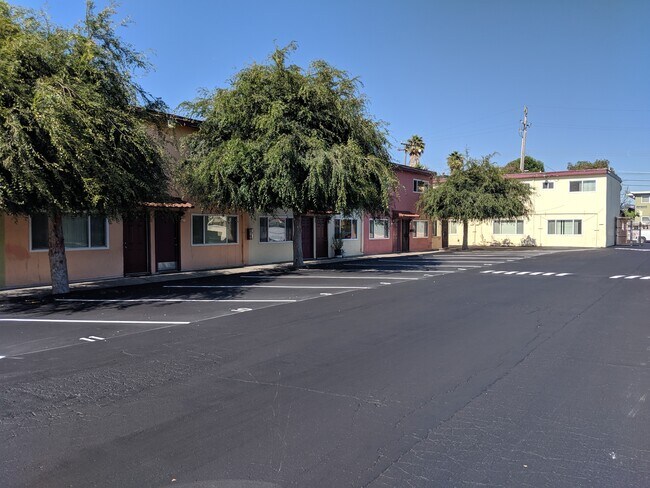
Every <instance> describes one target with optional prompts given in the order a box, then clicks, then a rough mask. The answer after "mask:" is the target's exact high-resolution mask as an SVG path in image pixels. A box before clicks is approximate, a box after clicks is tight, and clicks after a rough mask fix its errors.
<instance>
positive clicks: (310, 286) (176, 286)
mask: <svg viewBox="0 0 650 488" xmlns="http://www.w3.org/2000/svg"><path fill="white" fill-rule="evenodd" d="M163 288H282V289H291V290H303V289H305V288H310V289H314V290H329V289H331V290H369V289H370V287H369V286H315V285H300V286H291V285H165V286H163Z"/></svg>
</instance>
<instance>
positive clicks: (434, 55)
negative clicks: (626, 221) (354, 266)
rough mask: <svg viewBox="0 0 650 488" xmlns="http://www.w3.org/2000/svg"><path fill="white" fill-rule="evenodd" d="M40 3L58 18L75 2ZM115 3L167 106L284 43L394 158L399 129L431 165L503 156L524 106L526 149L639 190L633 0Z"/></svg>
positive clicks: (640, 99)
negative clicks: (614, 176) (378, 126)
mask: <svg viewBox="0 0 650 488" xmlns="http://www.w3.org/2000/svg"><path fill="white" fill-rule="evenodd" d="M9 1H10V3H13V4H17V5H22V6H29V7H37V8H40V7H43V6H44V5H46V4H45V3H44V2H43V1H42V0H9ZM97 3H98V5H99V6H102V5H105V4H106V2H105V1H101V0H100V1H98V2H97ZM46 8H47V10H48V12H49V13H50V15H51V17H52V18H53V20H54V21H55V22H57V23H62V24H72V23H74V22H75V21H77V20H79V19H80V18H82V16H83V13H84V9H85V2H84V1H83V0H60V1H54V0H50V2H49V3H48V4H47V7H46ZM118 11H119V14H118V17H119V18H124V17H129V18H130V19H131V20H132V21H133V24H131V25H130V26H129V27H128V28H126V29H121V30H120V32H121V33H122V35H123V37H124V38H125V39H127V40H128V41H129V42H130V43H132V44H133V45H134V46H135V47H136V48H137V49H139V50H141V51H145V52H148V53H150V60H151V61H152V63H153V64H154V65H155V67H156V71H155V72H152V73H149V74H148V75H146V76H144V77H143V78H142V80H141V82H142V84H143V85H144V86H145V88H146V89H148V90H149V91H150V92H152V93H153V94H154V95H157V96H160V97H162V98H163V99H164V100H165V101H166V102H167V103H168V104H169V106H170V107H172V108H174V107H176V106H177V105H178V104H179V103H180V102H182V101H183V100H188V99H192V98H194V97H195V96H196V93H197V89H198V88H200V87H206V88H214V87H222V86H226V85H227V80H228V79H229V78H230V77H231V76H232V75H233V74H234V73H235V72H237V71H238V70H240V69H241V68H243V67H245V66H246V65H247V64H249V63H251V62H253V61H265V59H266V58H267V56H268V54H269V53H270V52H271V51H272V50H273V48H274V46H275V45H276V44H277V45H279V46H283V45H286V44H287V43H289V42H290V41H296V42H297V43H298V46H299V49H298V51H297V52H296V53H295V54H294V55H293V58H292V61H293V62H295V63H297V64H300V65H303V66H306V65H307V63H308V62H309V61H311V60H313V59H317V58H321V59H325V60H326V61H328V62H330V63H331V64H333V65H335V66H337V67H339V68H343V69H345V70H347V71H349V72H350V73H351V74H352V75H355V76H358V77H359V78H360V79H361V81H362V82H363V91H364V93H365V94H366V95H367V96H368V97H369V100H370V112H371V113H372V114H373V115H374V116H375V117H376V118H379V119H381V120H384V121H386V122H388V124H389V131H390V136H391V142H392V143H393V146H394V147H393V154H394V157H395V159H396V160H397V161H403V153H400V152H399V142H402V141H404V140H406V139H407V138H408V137H409V136H410V135H412V134H419V135H421V136H422V137H423V138H424V140H425V142H426V150H425V153H424V155H423V162H424V163H425V164H426V165H427V166H428V167H429V168H431V169H433V170H437V171H442V170H443V169H444V168H445V167H444V161H445V157H446V155H447V154H449V153H450V152H451V151H453V150H458V151H464V150H465V148H468V149H469V151H470V153H471V154H472V155H476V156H478V155H483V154H488V153H492V152H498V153H499V155H497V156H496V158H495V161H497V162H499V163H505V162H507V161H510V160H512V159H515V158H517V157H518V156H519V148H520V138H519V135H518V131H517V129H518V126H519V122H520V119H521V116H522V114H521V112H522V108H523V105H524V104H527V105H528V107H529V121H530V123H531V124H532V126H531V128H530V130H529V132H528V144H527V153H528V154H530V155H532V156H533V157H536V158H538V159H541V160H543V161H544V162H545V163H546V167H547V170H548V169H554V170H560V169H565V168H566V163H567V162H569V161H571V162H575V161H577V160H594V159H597V158H606V159H609V160H610V161H611V162H612V165H613V167H614V168H615V170H616V171H617V172H618V173H619V174H621V176H622V177H623V178H624V179H625V180H626V181H625V183H626V184H628V185H629V186H630V188H637V189H650V138H649V137H648V134H650V54H649V53H650V51H649V48H650V28H648V26H649V25H650V2H648V1H647V0H625V1H620V0H610V1H607V0H588V1H581V0H544V1H538V2H532V1H521V0H509V1H498V0H495V1H482V0H472V1H470V0H467V1H465V0H463V1H454V0H448V1H424V0H423V1H414V0H413V1H397V0H394V1H387V0H364V1H349V0H347V1H346V0H327V1H311V0H310V1H306V0H296V1H285V0H274V1H268V0H264V1H263V0H259V1H249V0H238V1H226V0H223V1H210V0H202V1H199V0H186V1H181V2H179V1H178V0H173V1H172V0H137V1H124V2H123V4H122V5H120V6H119V7H118ZM632 172H647V174H632ZM636 180H645V181H636Z"/></svg>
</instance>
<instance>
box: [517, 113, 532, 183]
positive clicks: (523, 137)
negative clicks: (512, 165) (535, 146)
mask: <svg viewBox="0 0 650 488" xmlns="http://www.w3.org/2000/svg"><path fill="white" fill-rule="evenodd" d="M529 127H530V124H529V123H528V107H526V105H524V120H522V121H521V128H520V129H519V135H520V136H521V158H520V159H519V171H521V172H522V173H523V172H524V158H525V157H526V132H528V128H529Z"/></svg>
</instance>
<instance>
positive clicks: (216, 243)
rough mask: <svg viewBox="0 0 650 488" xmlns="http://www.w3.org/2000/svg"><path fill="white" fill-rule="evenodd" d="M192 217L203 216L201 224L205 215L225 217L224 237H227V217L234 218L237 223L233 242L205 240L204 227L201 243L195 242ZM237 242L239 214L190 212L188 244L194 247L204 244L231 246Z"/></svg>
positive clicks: (203, 245)
mask: <svg viewBox="0 0 650 488" xmlns="http://www.w3.org/2000/svg"><path fill="white" fill-rule="evenodd" d="M194 217H203V219H202V220H203V225H205V217H224V218H225V219H226V239H228V230H227V229H228V219H229V218H234V219H235V223H236V225H237V232H235V236H237V240H236V241H235V242H205V227H204V228H203V243H202V244H195V243H194ZM236 244H239V216H238V215H233V214H224V215H221V214H190V245H192V246H195V247H205V246H233V245H236Z"/></svg>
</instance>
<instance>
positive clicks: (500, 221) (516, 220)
mask: <svg viewBox="0 0 650 488" xmlns="http://www.w3.org/2000/svg"><path fill="white" fill-rule="evenodd" d="M513 222H514V224H515V232H503V229H502V228H500V229H499V231H500V232H495V231H494V230H495V227H494V226H495V224H499V226H500V227H501V224H510V223H513ZM519 222H521V232H517V229H518V228H519ZM524 225H525V224H524V219H505V220H493V221H492V235H495V236H523V235H524Z"/></svg>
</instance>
